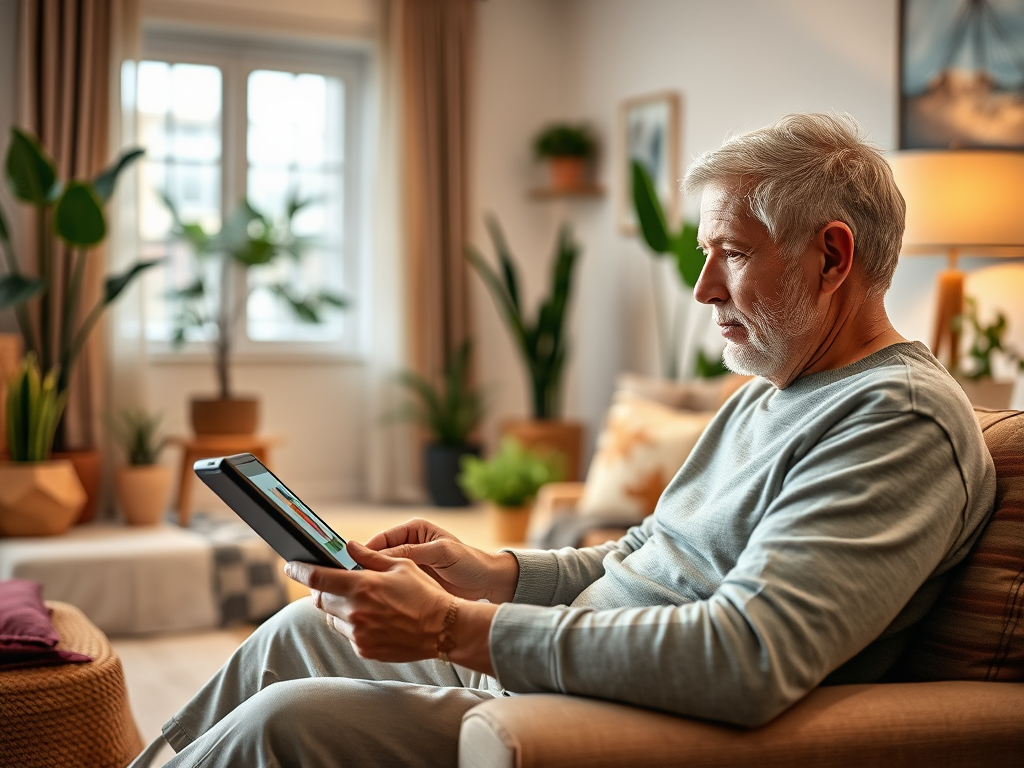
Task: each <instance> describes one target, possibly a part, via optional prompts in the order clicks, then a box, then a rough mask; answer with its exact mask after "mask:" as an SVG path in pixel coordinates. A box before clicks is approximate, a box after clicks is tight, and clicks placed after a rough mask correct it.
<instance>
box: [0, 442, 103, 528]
mask: <svg viewBox="0 0 1024 768" xmlns="http://www.w3.org/2000/svg"><path fill="white" fill-rule="evenodd" d="M85 501H86V495H85V489H84V488H82V483H81V481H80V480H79V479H78V475H77V474H76V473H75V468H74V466H73V465H72V464H71V462H70V461H68V460H66V459H58V460H53V461H40V462H25V463H22V462H14V461H11V462H4V463H2V464H0V536H55V535H57V534H60V533H64V532H65V531H66V530H67V529H68V528H70V527H71V524H72V523H73V522H74V521H75V518H76V517H78V515H79V513H80V512H81V510H82V507H84V506H85Z"/></svg>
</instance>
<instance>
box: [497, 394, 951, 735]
mask: <svg viewBox="0 0 1024 768" xmlns="http://www.w3.org/2000/svg"><path fill="white" fill-rule="evenodd" d="M960 469H961V468H960V467H959V465H958V463H957V459H956V456H955V455H954V452H953V449H952V446H951V443H950V441H949V438H948V436H947V435H946V433H945V432H944V431H943V430H942V429H941V428H940V427H939V426H938V425H937V424H936V423H935V422H934V421H932V420H930V419H927V418H924V417H921V416H919V415H916V414H901V415H896V416H894V415H891V414H885V415H879V414H874V415H871V416H866V417H858V418H851V419H848V420H846V421H844V422H843V423H842V424H841V425H840V426H839V427H836V428H835V429H834V431H833V432H830V433H828V434H826V435H825V436H824V437H823V438H822V439H821V440H820V441H819V442H818V444H817V445H816V446H815V447H814V448H813V449H812V450H811V451H810V452H809V453H808V454H807V455H806V456H804V457H803V458H802V459H800V460H799V461H798V462H796V464H795V465H794V466H793V467H791V468H790V470H789V472H788V474H787V476H786V479H785V481H784V483H783V485H782V489H781V492H780V493H779V495H778V496H777V497H776V498H775V499H774V500H773V501H772V502H771V504H770V505H769V507H768V508H767V511H766V513H765V514H764V516H763V517H762V518H761V520H760V522H759V523H758V525H757V527H756V528H755V529H754V532H753V535H752V536H751V538H750V539H749V541H748V543H747V545H746V547H745V548H744V549H743V551H742V553H741V554H740V556H739V558H738V560H737V561H736V563H735V565H734V567H732V569H731V570H730V571H729V572H728V573H727V574H726V575H725V578H724V579H723V581H722V583H721V584H720V585H719V587H718V588H717V590H716V591H715V592H714V593H713V594H712V595H711V596H710V597H709V598H708V599H705V600H700V601H697V602H692V603H685V604H682V605H659V606H650V607H630V608H617V609H612V610H601V611H595V610H591V609H587V608H572V607H566V606H565V605H561V606H558V607H539V606H538V605H522V604H516V603H507V604H504V605H502V606H500V607H499V609H498V611H497V614H496V616H495V620H494V623H493V624H492V627H491V635H490V641H491V656H492V662H493V665H494V669H495V671H496V676H497V678H498V680H499V681H500V683H501V685H502V686H503V687H504V688H505V689H507V690H509V691H515V692H538V691H555V692H563V693H571V694H579V695H585V696H594V697H599V698H604V699H610V700H615V701H622V702H627V703H632V704H637V705H640V706H645V707H652V708H656V709H661V710H666V711H669V712H674V713H678V714H682V715H691V716H697V717H704V718H711V719H715V720H722V721H727V722H732V723H737V724H741V725H748V726H753V725H759V724H762V723H765V722H767V721H769V720H771V719H772V718H773V717H775V716H776V715H778V714H779V713H781V712H782V711H783V710H785V709H786V708H787V707H789V706H790V705H792V704H793V703H795V702H796V701H797V700H799V699H800V698H802V697H803V696H804V695H805V694H806V693H808V692H809V691H810V690H811V689H812V688H814V687H815V686H817V685H818V684H819V683H820V682H821V681H822V680H823V679H824V678H825V677H826V676H827V675H828V674H829V672H831V671H832V670H834V669H836V668H837V667H839V666H840V665H841V664H843V662H845V661H846V660H848V659H850V658H852V657H853V656H854V655H856V654H857V653H858V652H859V651H860V650H862V649H863V648H865V647H866V646H867V645H868V644H869V643H871V642H872V641H873V640H874V639H875V638H877V637H878V636H879V635H880V634H881V633H882V632H883V631H884V630H885V629H886V627H887V626H889V624H890V623H891V622H892V621H893V619H894V618H895V617H896V616H897V615H898V614H899V613H900V611H901V609H903V607H904V606H905V605H906V604H907V603H908V601H909V600H910V599H911V598H912V596H913V595H914V594H915V592H916V591H917V590H918V588H919V587H920V586H921V585H922V584H923V583H924V581H925V580H926V579H927V578H928V577H929V575H931V574H932V573H933V572H934V571H935V569H936V567H937V566H938V564H939V563H940V561H942V559H943V556H944V554H945V553H946V552H947V551H948V550H949V548H950V546H951V545H952V543H953V542H954V541H955V540H956V539H957V537H958V536H960V535H961V534H962V532H963V530H962V529H963V527H964V524H965V514H966V503H967V491H966V486H965V483H964V480H963V477H962V474H961V471H960ZM723 514H728V511H727V510H723ZM650 523H651V520H650V519H648V520H647V521H645V524H644V525H643V526H641V527H640V528H639V529H634V531H631V532H630V534H631V537H632V538H629V537H627V538H629V541H626V540H623V541H622V542H619V543H617V544H616V545H615V546H616V547H619V546H622V547H629V546H631V544H632V543H638V542H641V541H642V539H643V538H644V537H645V536H649V535H651V531H652V529H651V525H650ZM611 551H612V550H607V549H606V550H605V551H604V556H608V554H609V553H610V552H611ZM517 556H520V555H517ZM599 556H600V548H599V551H597V552H590V551H587V550H583V551H582V552H580V553H579V554H577V555H570V554H568V553H566V552H557V553H541V554H539V555H536V556H534V555H529V556H526V559H524V560H521V562H525V563H526V564H527V567H526V568H525V569H524V579H525V581H524V583H523V584H522V585H521V586H522V593H523V594H522V595H520V594H519V593H518V592H517V600H519V598H520V597H521V596H522V597H523V598H528V599H526V600H524V601H526V602H536V603H540V604H544V603H545V602H554V601H560V602H565V603H568V602H571V600H570V598H571V597H572V596H573V594H574V591H576V590H577V587H578V586H579V584H581V583H583V582H585V581H586V580H587V579H591V580H593V578H594V574H595V573H597V571H598V569H597V568H596V566H595V565H594V561H595V560H596V558H597V557H599ZM534 558H536V562H534ZM550 576H554V583H555V586H554V587H553V588H552V589H551V590H550V591H549V592H545V591H544V590H543V589H542V588H541V587H540V586H539V584H538V583H537V582H535V579H537V580H539V579H546V578H548V577H550ZM576 594H578V591H576Z"/></svg>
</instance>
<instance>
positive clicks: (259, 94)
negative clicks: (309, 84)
mask: <svg viewBox="0 0 1024 768" xmlns="http://www.w3.org/2000/svg"><path fill="white" fill-rule="evenodd" d="M294 84H295V75H293V74H292V73H291V72H271V71H268V70H265V69H261V70H256V71H255V72H252V73H251V74H250V75H249V99H248V101H249V122H250V123H256V124H259V125H274V124H284V125H287V124H289V123H290V122H291V114H292V110H293V109H294V106H293V104H292V101H293V99H294V96H293V90H294Z"/></svg>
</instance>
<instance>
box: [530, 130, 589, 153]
mask: <svg viewBox="0 0 1024 768" xmlns="http://www.w3.org/2000/svg"><path fill="white" fill-rule="evenodd" d="M533 151H534V152H535V153H536V154H537V157H538V158H549V157H583V158H587V157H590V156H591V155H592V154H593V153H594V139H593V138H592V137H591V135H590V131H589V130H587V127H586V126H585V125H569V124H567V123H555V124H554V125H549V126H548V127H547V128H545V129H544V130H542V131H541V132H540V133H538V134H537V136H536V138H535V139H534V140H533Z"/></svg>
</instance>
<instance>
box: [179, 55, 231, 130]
mask: <svg viewBox="0 0 1024 768" xmlns="http://www.w3.org/2000/svg"><path fill="white" fill-rule="evenodd" d="M171 78H172V86H171V87H172V100H173V104H174V107H173V112H174V117H175V119H176V120H178V121H181V122H183V123H218V124H219V123H220V105H221V77H220V70H219V69H217V67H209V66H201V65H198V64H175V65H174V66H173V67H172V70H171Z"/></svg>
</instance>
